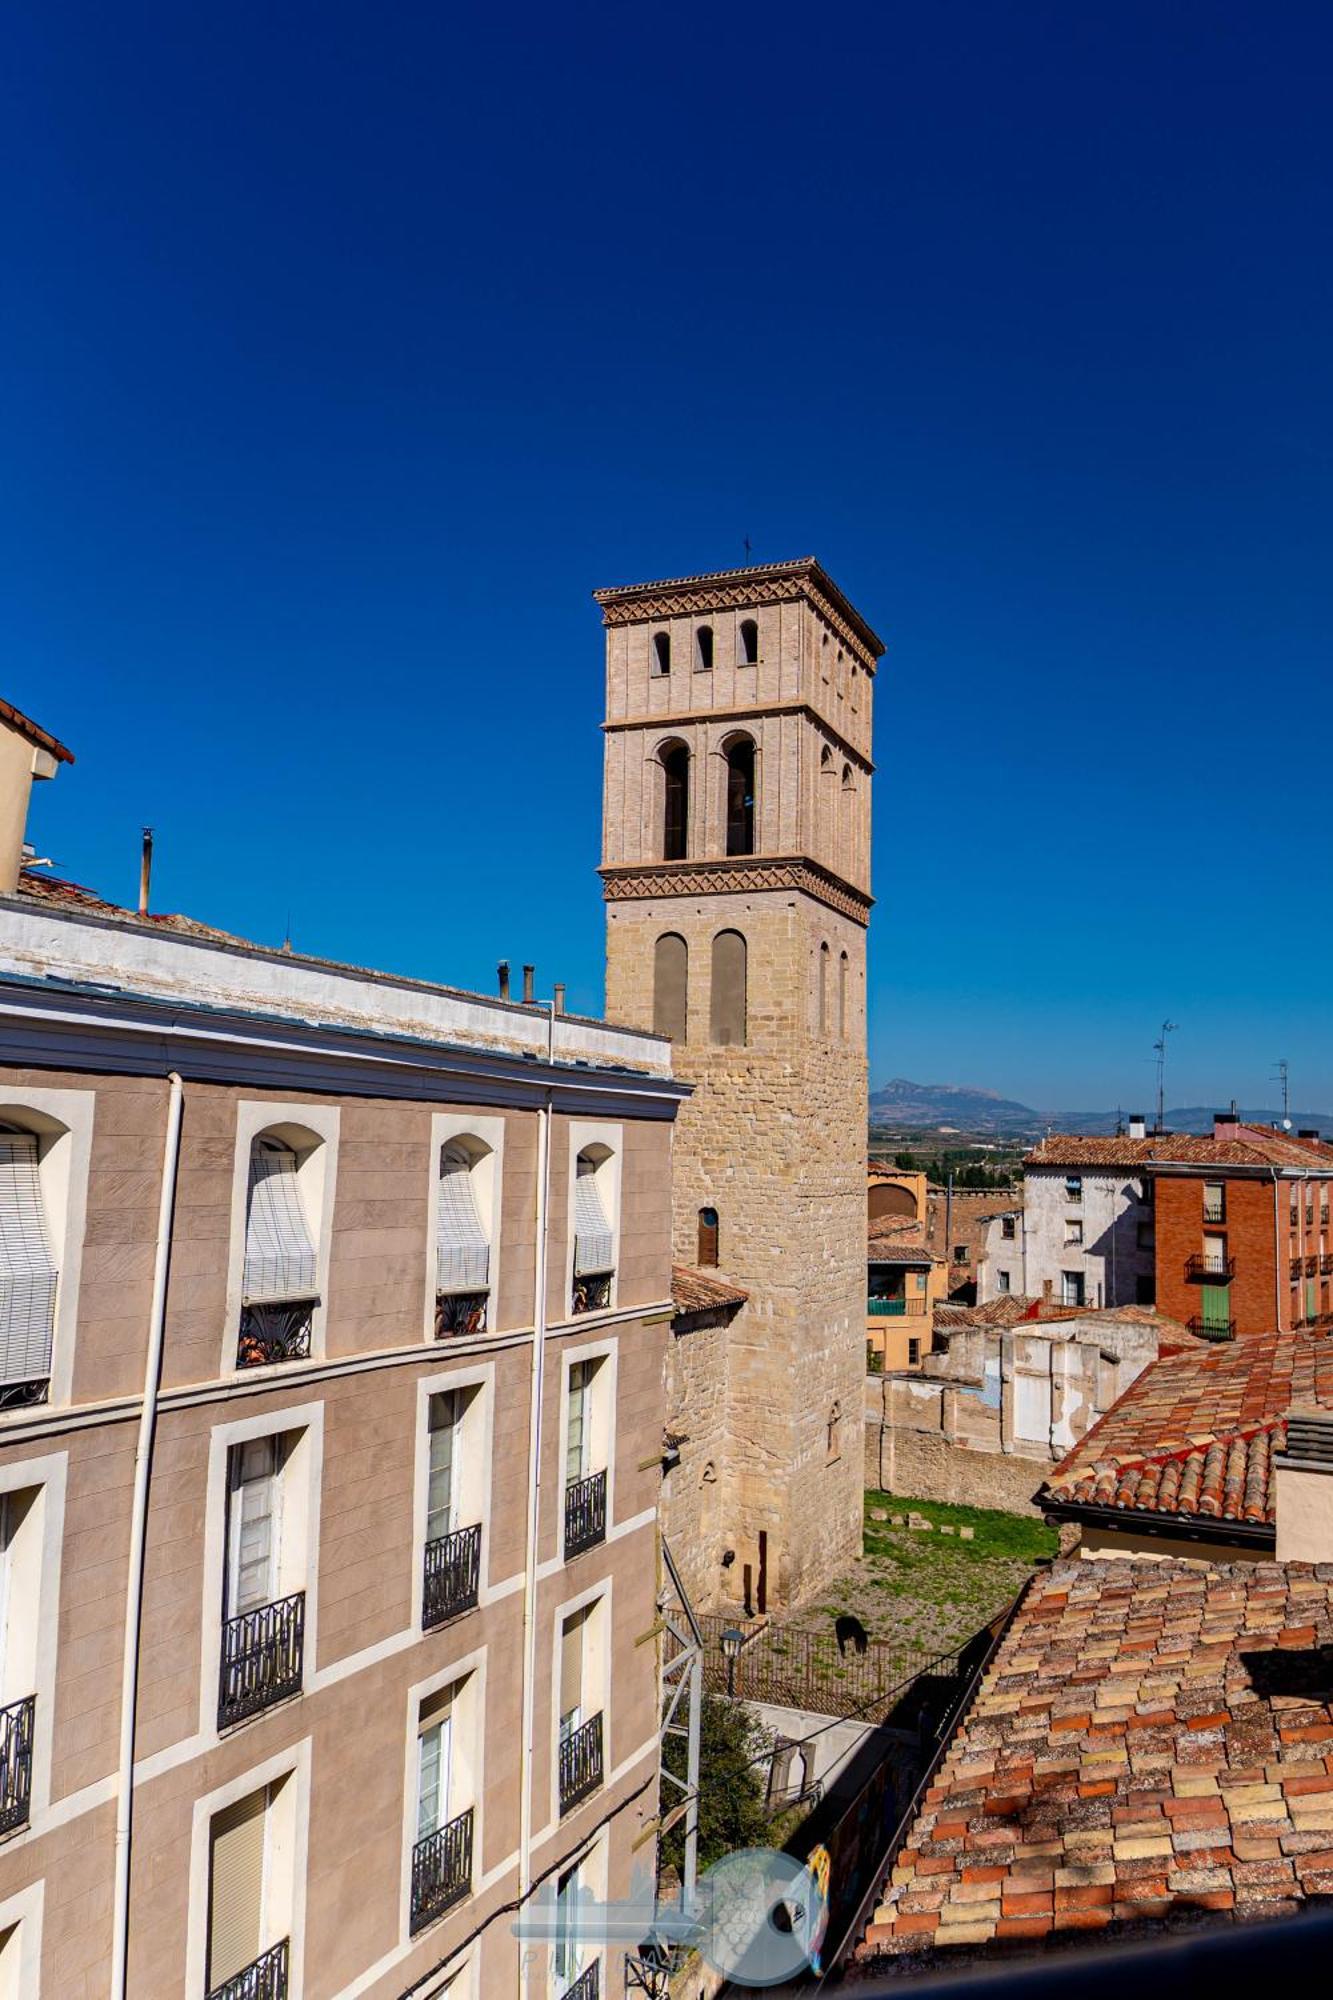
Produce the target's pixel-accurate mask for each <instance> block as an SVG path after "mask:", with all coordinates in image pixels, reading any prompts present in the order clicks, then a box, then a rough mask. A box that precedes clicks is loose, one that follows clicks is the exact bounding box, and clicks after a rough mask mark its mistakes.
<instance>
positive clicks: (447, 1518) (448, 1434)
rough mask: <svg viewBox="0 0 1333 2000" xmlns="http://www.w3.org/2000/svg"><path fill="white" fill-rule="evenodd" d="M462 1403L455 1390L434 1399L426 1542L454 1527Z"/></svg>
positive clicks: (432, 1403)
mask: <svg viewBox="0 0 1333 2000" xmlns="http://www.w3.org/2000/svg"><path fill="white" fill-rule="evenodd" d="M457 1421H458V1403H457V1399H456V1397H455V1395H454V1392H453V1391H452V1390H449V1391H447V1392H446V1393H445V1394H444V1395H442V1396H432V1397H431V1399H430V1476H429V1479H428V1481H427V1486H426V1540H427V1541H428V1542H435V1541H438V1540H439V1538H440V1536H441V1535H447V1534H448V1533H449V1532H450V1530H451V1529H452V1527H453V1525H454V1519H453V1515H454V1432H455V1428H456V1425H457Z"/></svg>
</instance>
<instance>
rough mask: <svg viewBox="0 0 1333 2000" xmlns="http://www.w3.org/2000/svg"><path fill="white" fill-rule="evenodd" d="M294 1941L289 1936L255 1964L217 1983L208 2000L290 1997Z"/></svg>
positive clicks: (272, 1999)
mask: <svg viewBox="0 0 1333 2000" xmlns="http://www.w3.org/2000/svg"><path fill="white" fill-rule="evenodd" d="M290 1961H291V1944H290V1942H289V1940H288V1939H287V1938H284V1939H283V1940H282V1943H281V1944H275V1945H271V1946H270V1947H269V1949H268V1950H267V1951H265V1952H261V1953H260V1955H259V1957H258V1958H257V1959H255V1960H254V1962H253V1964H251V1965H247V1966H246V1967H245V1968H244V1970H243V1971H241V1972H235V1973H233V1974H232V1976H231V1978H230V1979H224V1980H223V1982H222V1984H221V1986H215V1987H214V1988H213V1990H212V1991H211V1992H210V1994H209V1995H208V2000H287V1973H288V1967H289V1964H290Z"/></svg>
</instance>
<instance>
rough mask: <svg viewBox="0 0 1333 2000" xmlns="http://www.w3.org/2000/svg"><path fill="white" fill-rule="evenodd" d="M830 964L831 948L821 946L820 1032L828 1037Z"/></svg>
mask: <svg viewBox="0 0 1333 2000" xmlns="http://www.w3.org/2000/svg"><path fill="white" fill-rule="evenodd" d="M828 962H829V948H828V946H827V945H826V944H821V945H820V947H819V1015H818V1019H819V1032H820V1034H821V1035H826V1034H827V1033H828Z"/></svg>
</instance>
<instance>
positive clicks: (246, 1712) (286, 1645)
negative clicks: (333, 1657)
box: [218, 1590, 305, 1729]
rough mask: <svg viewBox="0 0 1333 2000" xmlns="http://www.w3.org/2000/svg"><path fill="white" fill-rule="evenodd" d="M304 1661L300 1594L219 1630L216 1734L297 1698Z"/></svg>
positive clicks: (262, 1607) (229, 1621)
mask: <svg viewBox="0 0 1333 2000" xmlns="http://www.w3.org/2000/svg"><path fill="white" fill-rule="evenodd" d="M304 1658H305V1592H304V1591H303V1590H298V1591H296V1592H294V1593H293V1595H292V1596H291V1597H282V1598H279V1599H278V1601H277V1603H276V1604H261V1605H260V1606H259V1608H258V1610H256V1611H243V1612H242V1613H241V1615H240V1617H239V1618H228V1619H227V1620H226V1622H225V1623H224V1625H223V1627H222V1675H221V1685H220V1687H219V1689H218V1728H219V1729H226V1728H228V1727H230V1725H231V1724H232V1723H233V1722H244V1721H245V1719H246V1717H247V1716H250V1715H258V1714H259V1712H260V1710H261V1709H265V1708H271V1707H272V1705H273V1703H274V1702H275V1701H285V1700H286V1699H287V1697H288V1695H293V1694H300V1692H301V1672H302V1666H303V1662H304Z"/></svg>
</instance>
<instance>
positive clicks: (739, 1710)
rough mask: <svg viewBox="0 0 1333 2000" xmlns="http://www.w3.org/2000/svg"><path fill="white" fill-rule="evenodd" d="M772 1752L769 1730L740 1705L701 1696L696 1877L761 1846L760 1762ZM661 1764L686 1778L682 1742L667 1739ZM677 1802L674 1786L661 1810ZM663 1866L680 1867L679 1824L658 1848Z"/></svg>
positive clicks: (762, 1778)
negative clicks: (738, 1852)
mask: <svg viewBox="0 0 1333 2000" xmlns="http://www.w3.org/2000/svg"><path fill="white" fill-rule="evenodd" d="M770 1748H771V1744H770V1740H769V1736H768V1732H767V1730H765V1729H764V1728H763V1727H762V1725H761V1724H760V1723H758V1722H756V1721H755V1719H754V1717H753V1716H752V1715H751V1714H750V1711H749V1710H748V1709H747V1708H746V1707H745V1706H744V1704H743V1703H741V1702H739V1701H728V1700H726V1699H725V1698H724V1697H723V1696H721V1695H715V1694H706V1695H705V1696H704V1698H703V1707H702V1710H701V1713H700V1716H699V1868H700V1872H702V1871H703V1870H704V1869H705V1868H709V1867H711V1866H712V1864H713V1862H715V1861H720V1860H721V1858H722V1856H723V1855H724V1854H734V1853H735V1852H736V1850H737V1848H740V1847H762V1846H763V1845H764V1844H765V1841H766V1838H767V1831H768V1816H767V1814H766V1813H765V1811H764V1789H765V1780H766V1776H767V1773H766V1769H765V1765H764V1763H763V1758H764V1754H765V1752H766V1751H767V1750H768V1749H770ZM756 1759H758V1760H759V1761H758V1762H756ZM662 1762H663V1764H664V1765H665V1767H666V1769H667V1770H668V1771H671V1772H672V1773H673V1774H674V1775H675V1776H676V1777H678V1778H681V1779H683V1778H684V1776H685V1739H684V1737H683V1736H668V1737H667V1739H666V1742H665V1744H664V1745H663V1748H662ZM679 1796H680V1795H679V1793H677V1792H676V1790H675V1788H674V1786H671V1785H667V1786H664V1787H663V1791H662V1804H663V1806H664V1807H665V1808H666V1809H667V1810H668V1811H669V1810H670V1808H671V1806H672V1805H673V1804H674V1803H675V1801H676V1799H677V1798H678V1797H679ZM662 1860H663V1862H664V1863H665V1864H667V1865H669V1866H670V1867H672V1868H675V1869H677V1870H679V1869H681V1868H683V1867H684V1865H685V1823H684V1821H683V1820H678V1821H677V1822H676V1824H675V1826H673V1827H672V1828H671V1831H670V1832H669V1833H668V1834H667V1836H666V1838H665V1840H664V1841H663V1842H662Z"/></svg>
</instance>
